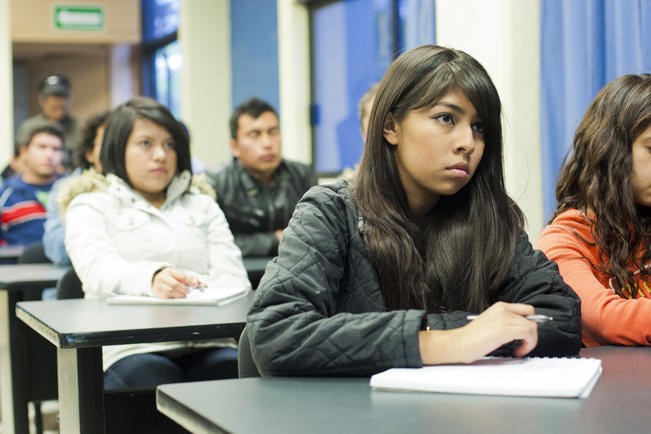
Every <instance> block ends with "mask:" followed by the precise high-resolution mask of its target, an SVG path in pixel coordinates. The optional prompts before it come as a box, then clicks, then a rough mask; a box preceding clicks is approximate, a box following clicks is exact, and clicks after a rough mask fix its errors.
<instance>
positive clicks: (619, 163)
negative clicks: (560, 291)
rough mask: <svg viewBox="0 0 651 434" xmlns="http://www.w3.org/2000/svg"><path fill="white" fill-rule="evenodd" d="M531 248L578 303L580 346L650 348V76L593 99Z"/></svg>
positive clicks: (625, 79)
mask: <svg viewBox="0 0 651 434" xmlns="http://www.w3.org/2000/svg"><path fill="white" fill-rule="evenodd" d="M556 198H557V199H558V208H557V209H556V212H555V213H554V216H553V217H552V221H551V223H550V224H549V225H548V226H547V227H546V228H545V230H544V231H543V233H542V234H541V235H540V238H539V240H538V243H537V246H536V247H537V248H539V249H541V250H542V251H543V252H545V254H546V255H547V257H548V258H549V259H551V260H553V261H556V262H557V263H558V266H559V269H560V272H561V275H562V276H563V278H564V279H565V282H566V283H567V284H569V285H570V286H571V287H572V288H573V289H574V291H576V293H577V294H578V295H579V297H581V300H582V307H581V314H582V318H583V320H582V321H583V343H584V344H585V345H587V346H589V347H590V346H596V345H607V344H619V345H651V75H649V74H643V75H624V76H622V77H619V78H617V79H615V80H613V81H612V82H611V83H609V84H608V85H607V86H606V87H604V88H603V89H602V90H601V92H599V94H598V95H597V97H596V98H595V100H594V101H593V102H592V104H591V105H590V107H589V108H588V111H587V112H586V113H585V116H584V117H583V120H582V121H581V124H580V125H579V128H578V129H577V131H576V135H575V136H574V144H573V148H572V149H571V152H570V154H569V157H566V161H565V162H564V164H563V167H562V169H561V175H560V179H559V181H558V185H557V187H556Z"/></svg>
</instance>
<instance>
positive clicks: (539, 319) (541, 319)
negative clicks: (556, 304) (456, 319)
mask: <svg viewBox="0 0 651 434" xmlns="http://www.w3.org/2000/svg"><path fill="white" fill-rule="evenodd" d="M478 316H479V315H468V316H467V317H466V319H467V320H468V321H472V320H473V319H476V318H477V317H478ZM525 318H526V319H528V320H529V321H533V322H547V321H553V320H554V318H553V317H551V316H548V315H542V314H538V313H537V314H535V315H527V316H525Z"/></svg>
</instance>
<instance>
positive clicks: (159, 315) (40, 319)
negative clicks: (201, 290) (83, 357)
mask: <svg viewBox="0 0 651 434" xmlns="http://www.w3.org/2000/svg"><path fill="white" fill-rule="evenodd" d="M252 299H253V292H251V293H249V294H248V295H247V296H246V297H242V298H239V299H237V300H235V301H233V302H231V303H228V304H225V305H223V306H165V305H117V304H107V303H106V301H105V300H86V299H73V300H55V301H31V302H30V301H27V302H21V303H18V304H17V306H16V316H17V317H18V318H19V319H21V320H23V321H24V322H25V323H26V324H27V325H29V326H30V327H31V328H33V329H34V330H36V331H37V332H38V333H39V334H41V335H42V336H43V337H44V338H45V339H47V340H49V341H50V342H51V343H53V344H54V345H56V346H57V347H59V348H90V347H98V346H104V345H118V344H133V343H141V342H165V341H175V340H187V339H188V336H189V335H191V336H192V338H193V339H210V338H219V337H234V336H239V333H240V332H241V330H242V328H243V327H244V321H245V318H246V312H247V310H248V307H249V305H250V304H251V300H252Z"/></svg>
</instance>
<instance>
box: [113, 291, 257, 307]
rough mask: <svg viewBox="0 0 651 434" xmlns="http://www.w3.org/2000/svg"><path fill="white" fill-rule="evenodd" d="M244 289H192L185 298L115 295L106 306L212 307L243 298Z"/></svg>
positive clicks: (245, 292)
mask: <svg viewBox="0 0 651 434" xmlns="http://www.w3.org/2000/svg"><path fill="white" fill-rule="evenodd" d="M248 292H249V290H248V289H246V288H219V289H211V288H206V289H203V290H197V289H194V290H192V291H190V292H189V293H188V295H187V296H186V297H185V298H158V297H149V296H140V295H117V296H115V297H111V298H109V299H108V300H107V303H108V304H165V305H189V304H190V305H203V306H206V305H213V306H216V305H218V304H225V303H228V302H230V301H233V300H235V299H237V298H240V297H243V296H245V295H246V294H247V293H248Z"/></svg>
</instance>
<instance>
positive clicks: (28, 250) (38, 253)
mask: <svg viewBox="0 0 651 434" xmlns="http://www.w3.org/2000/svg"><path fill="white" fill-rule="evenodd" d="M48 262H52V261H50V260H49V259H48V257H47V256H45V250H43V243H42V242H40V241H37V242H35V243H32V244H30V245H28V246H27V247H25V250H23V253H21V254H20V256H19V257H18V263H19V264H42V263H48Z"/></svg>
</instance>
